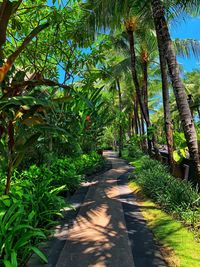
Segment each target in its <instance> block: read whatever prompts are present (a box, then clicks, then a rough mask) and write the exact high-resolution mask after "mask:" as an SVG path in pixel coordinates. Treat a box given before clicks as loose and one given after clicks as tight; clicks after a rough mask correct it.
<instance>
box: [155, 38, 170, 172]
mask: <svg viewBox="0 0 200 267" xmlns="http://www.w3.org/2000/svg"><path fill="white" fill-rule="evenodd" d="M158 38H159V36H158ZM161 43H162V39H159V41H158V50H159V57H160V70H161V78H162V95H163V108H164V120H165V134H166V141H167V150H168V155H169V164H170V169H171V172H172V173H173V170H174V159H173V151H174V141H173V129H172V122H171V115H170V96H169V86H168V79H167V62H166V59H165V53H164V50H163V47H162V45H161Z"/></svg>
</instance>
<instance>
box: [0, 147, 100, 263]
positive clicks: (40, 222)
mask: <svg viewBox="0 0 200 267" xmlns="http://www.w3.org/2000/svg"><path fill="white" fill-rule="evenodd" d="M79 164H80V168H79ZM103 164H104V161H103V159H102V157H101V156H100V155H98V154H97V153H95V152H93V153H91V154H88V155H84V154H83V155H80V156H79V157H76V158H69V157H66V158H62V159H57V160H55V161H54V163H53V164H52V165H51V166H46V165H45V164H44V165H41V166H36V165H32V166H30V167H29V168H28V169H27V170H24V171H20V172H18V171H16V172H15V173H14V177H13V180H12V183H11V192H10V194H9V195H4V194H3V195H2V196H1V197H0V222H1V223H0V225H1V226H0V227H1V234H0V251H1V259H0V264H4V265H5V266H12V267H13V266H23V265H24V264H25V263H26V261H27V260H28V258H29V256H30V255H31V254H32V253H36V254H37V255H38V256H39V257H40V258H41V260H42V261H44V262H47V258H46V256H45V255H44V254H43V253H42V251H40V250H39V249H38V244H39V243H40V242H41V241H43V240H45V239H47V238H48V236H49V235H50V233H51V231H52V227H53V226H54V225H55V224H57V221H58V219H59V217H60V216H62V213H61V209H62V208H64V207H67V206H68V203H67V200H66V199H65V198H64V197H63V195H65V194H64V193H65V192H71V193H73V192H74V190H76V189H77V188H78V187H79V186H80V183H81V181H83V180H84V179H85V175H87V174H88V168H89V173H90V174H91V173H94V172H97V171H98V170H100V169H101V168H102V167H103ZM75 166H76V167H75ZM1 178H3V177H1ZM3 185H4V180H1V188H2V189H3Z"/></svg>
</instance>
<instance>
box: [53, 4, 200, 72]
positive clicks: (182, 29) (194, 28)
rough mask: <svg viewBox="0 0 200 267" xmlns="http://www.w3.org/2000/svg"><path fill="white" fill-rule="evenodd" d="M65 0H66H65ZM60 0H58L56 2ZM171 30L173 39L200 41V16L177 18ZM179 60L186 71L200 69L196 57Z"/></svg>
mask: <svg viewBox="0 0 200 267" xmlns="http://www.w3.org/2000/svg"><path fill="white" fill-rule="evenodd" d="M64 2H65V1H64ZM57 3H58V0H56V4H57ZM48 4H49V5H52V0H48ZM170 32H171V37H172V39H175V38H179V39H188V38H191V39H196V40H199V41H200V17H198V18H192V17H189V16H185V18H184V19H183V15H182V16H181V17H179V18H175V20H174V22H173V23H172V24H171V26H170ZM178 62H179V64H181V65H182V66H183V69H184V71H185V72H187V71H192V70H193V69H197V70H199V71H200V59H196V58H194V57H191V58H189V59H188V58H182V57H178Z"/></svg>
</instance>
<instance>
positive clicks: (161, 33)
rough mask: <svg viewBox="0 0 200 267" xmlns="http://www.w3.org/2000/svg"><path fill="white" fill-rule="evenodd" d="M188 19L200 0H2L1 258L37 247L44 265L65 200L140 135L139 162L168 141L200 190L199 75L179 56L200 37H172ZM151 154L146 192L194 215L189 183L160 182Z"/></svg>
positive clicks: (12, 259) (190, 52) (199, 51)
mask: <svg viewBox="0 0 200 267" xmlns="http://www.w3.org/2000/svg"><path fill="white" fill-rule="evenodd" d="M182 14H185V15H186V14H187V15H190V16H198V15H199V0H191V1H181V0H180V1H179V0H173V1H172V0H171V1H165V0H164V1H161V0H151V1H150V0H144V1H141V0H128V1H121V0H115V1H113V0H95V1H91V0H87V1H85V0H84V1H81V0H76V1H71V0H69V1H60V0H36V1H31V0H13V1H9V0H0V177H1V180H0V192H1V196H0V202H1V203H0V208H1V212H0V218H1V225H0V227H2V229H1V234H0V242H1V243H0V262H1V265H5V266H6V267H9V266H12V267H15V266H17V261H18V265H23V264H24V262H26V259H27V257H28V255H29V254H30V253H31V252H35V253H36V254H39V255H40V257H41V258H42V259H43V260H45V256H44V255H43V254H41V252H40V251H39V250H38V249H37V244H38V243H39V242H40V240H41V239H43V238H44V237H46V236H47V235H48V231H47V230H48V229H50V228H51V226H52V224H53V223H54V220H56V217H57V215H58V214H59V213H60V209H61V208H62V207H63V205H66V204H65V202H64V201H63V198H62V197H63V196H64V195H66V194H68V193H69V192H73V191H74V190H75V189H76V188H77V186H79V184H80V182H81V181H82V179H83V177H84V176H85V175H90V174H91V173H93V171H97V170H99V169H100V168H101V166H102V164H103V161H102V158H101V156H99V155H98V154H97V152H98V153H99V154H101V150H102V149H103V148H110V147H111V148H114V149H118V150H119V155H121V153H122V150H123V146H124V144H125V142H126V141H128V140H130V139H131V138H133V139H134V140H135V141H136V142H137V144H138V145H139V147H140V149H141V150H142V151H143V152H141V150H138V149H136V148H135V147H133V148H130V150H129V153H130V156H131V157H139V156H141V153H146V154H147V153H148V154H149V156H156V157H157V158H160V150H159V149H160V148H161V147H162V149H164V150H165V151H167V152H168V163H169V165H170V171H171V173H173V170H174V166H175V162H178V163H180V162H181V161H182V160H183V159H184V158H188V159H189V160H190V161H191V163H192V166H193V169H194V172H193V174H192V176H193V177H192V179H190V180H192V181H194V187H196V186H198V187H200V159H199V147H198V146H199V129H198V127H199V124H200V109H199V106H200V103H199V86H200V84H199V80H200V79H199V78H200V76H199V71H198V70H193V71H192V72H191V73H185V72H184V71H182V69H181V68H179V64H178V61H177V59H176V55H179V56H181V57H191V56H192V57H195V58H198V57H199V55H200V42H199V40H192V39H184V40H183V39H176V40H172V38H171V36H170V31H169V29H170V27H169V26H170V25H173V22H174V19H179V20H181V15H182ZM160 25H161V26H162V27H161V26H160ZM160 27H161V28H162V29H160ZM143 160H144V162H143V163H144V167H145V172H146V174H145V177H143V174H142V173H141V178H138V179H139V181H141V183H143V185H144V187H145V184H148V183H149V184H148V187H149V188H148V190H150V191H149V194H151V195H152V196H153V197H154V196H155V198H156V200H157V201H158V202H159V203H160V204H163V205H164V202H165V208H166V209H167V210H170V211H175V210H176V209H179V210H180V212H179V213H180V217H181V218H185V217H187V216H188V215H187V214H189V213H190V211H191V212H192V214H196V211H195V212H193V209H192V207H193V206H192V205H196V204H193V203H194V201H195V199H196V196H197V195H196V193H194V192H193V191H192V189H191V186H190V184H189V185H187V184H185V183H182V182H179V181H176V180H174V179H173V178H172V177H171V176H170V175H169V174H168V173H167V171H166V170H165V169H164V170H163V177H164V178H163V180H162V179H161V180H159V179H158V180H159V183H160V184H157V183H158V181H157V178H159V177H158V175H159V173H158V172H157V169H158V170H160V171H161V169H162V167H161V165H159V164H158V163H155V162H153V161H150V159H149V158H145V157H144V158H143ZM148 162H150V163H148ZM151 164H152V167H151V171H152V172H155V180H152V181H151V179H152V177H151V176H150V171H148V166H149V165H151ZM156 164H158V165H156ZM138 177H140V174H139V173H138ZM190 178H191V177H190ZM156 181H157V182H156ZM154 184H155V187H154ZM166 184H167V185H168V184H169V185H171V187H170V186H169V188H168V189H169V190H170V192H169V191H167V188H166V187H164V185H166ZM156 186H158V187H156ZM160 186H163V188H165V189H166V190H164V189H163V190H164V191H162V194H161V193H159V192H157V191H158V189H159V188H160ZM174 187H177V192H176V193H174V195H173V191H176V190H175V189H174ZM181 187H182V189H181ZM181 190H182V191H181ZM147 193H148V192H147ZM173 205H174V207H172V206H173ZM197 213H198V212H197ZM184 214H185V215H184ZM184 216H185V217H184ZM192 216H193V215H192ZM195 216H196V215H195Z"/></svg>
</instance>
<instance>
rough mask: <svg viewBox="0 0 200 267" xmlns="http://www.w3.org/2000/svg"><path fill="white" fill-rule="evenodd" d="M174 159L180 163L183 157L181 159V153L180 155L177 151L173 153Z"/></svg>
mask: <svg viewBox="0 0 200 267" xmlns="http://www.w3.org/2000/svg"><path fill="white" fill-rule="evenodd" d="M173 159H174V160H175V161H176V162H178V161H179V160H180V159H181V157H180V155H179V153H178V151H177V150H175V151H174V152H173Z"/></svg>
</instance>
